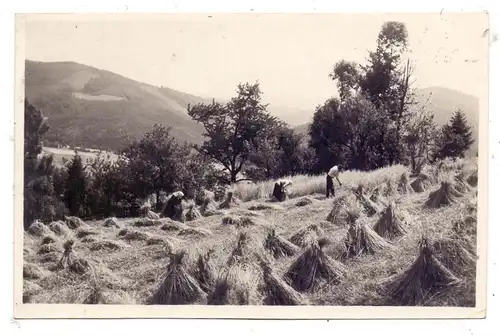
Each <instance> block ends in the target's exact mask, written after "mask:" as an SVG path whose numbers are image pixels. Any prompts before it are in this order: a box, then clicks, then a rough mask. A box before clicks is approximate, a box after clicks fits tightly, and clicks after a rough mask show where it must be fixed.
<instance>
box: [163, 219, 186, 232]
mask: <svg viewBox="0 0 500 336" xmlns="http://www.w3.org/2000/svg"><path fill="white" fill-rule="evenodd" d="M161 222H162V223H163V225H162V226H161V228H160V229H162V230H163V231H179V230H184V229H187V228H189V227H188V226H187V225H186V224H184V223H180V222H175V221H172V220H171V219H167V220H165V219H163V220H162V221H161Z"/></svg>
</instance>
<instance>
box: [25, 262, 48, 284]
mask: <svg viewBox="0 0 500 336" xmlns="http://www.w3.org/2000/svg"><path fill="white" fill-rule="evenodd" d="M44 276H45V274H44V272H43V271H42V270H41V269H40V267H38V266H37V265H35V264H31V263H25V264H24V265H23V279H25V280H38V279H41V278H43V277H44Z"/></svg>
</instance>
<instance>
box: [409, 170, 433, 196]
mask: <svg viewBox="0 0 500 336" xmlns="http://www.w3.org/2000/svg"><path fill="white" fill-rule="evenodd" d="M431 185H432V181H431V178H430V177H429V176H428V175H427V174H424V173H420V174H418V176H417V178H416V179H415V180H414V181H413V182H412V183H411V184H410V186H411V187H412V189H413V190H414V191H415V192H418V193H422V192H425V191H426V190H427V189H428V188H429V187H430V186H431Z"/></svg>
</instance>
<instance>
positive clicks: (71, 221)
mask: <svg viewBox="0 0 500 336" xmlns="http://www.w3.org/2000/svg"><path fill="white" fill-rule="evenodd" d="M65 222H66V225H67V226H68V227H69V228H70V229H72V230H75V229H78V228H80V227H81V226H86V224H85V222H84V221H83V220H81V219H80V218H78V217H76V216H67V217H66V218H65Z"/></svg>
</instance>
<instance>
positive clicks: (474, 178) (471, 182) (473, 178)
mask: <svg viewBox="0 0 500 336" xmlns="http://www.w3.org/2000/svg"><path fill="white" fill-rule="evenodd" d="M477 182H478V177H477V170H476V171H475V172H473V173H472V174H471V175H470V176H469V177H468V178H467V183H469V185H470V186H472V187H477Z"/></svg>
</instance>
